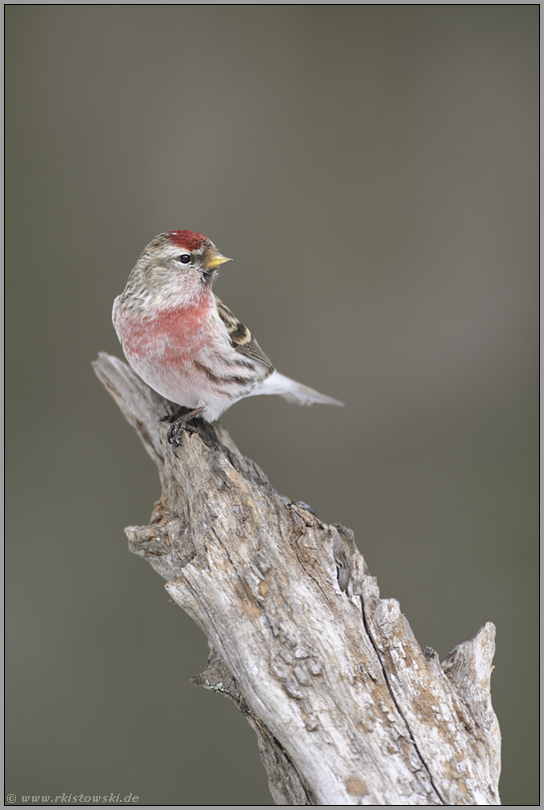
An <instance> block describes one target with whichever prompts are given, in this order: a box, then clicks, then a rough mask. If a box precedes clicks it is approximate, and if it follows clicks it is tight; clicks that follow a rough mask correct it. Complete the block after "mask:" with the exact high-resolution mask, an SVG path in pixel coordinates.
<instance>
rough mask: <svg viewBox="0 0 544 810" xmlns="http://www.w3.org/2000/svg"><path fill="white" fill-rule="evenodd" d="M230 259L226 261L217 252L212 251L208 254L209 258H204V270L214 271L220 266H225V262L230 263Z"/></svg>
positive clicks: (225, 258)
mask: <svg viewBox="0 0 544 810" xmlns="http://www.w3.org/2000/svg"><path fill="white" fill-rule="evenodd" d="M230 261H232V259H228V258H227V257H226V256H222V255H221V253H219V251H214V252H213V253H211V254H210V256H209V257H207V258H206V269H207V270H216V269H217V268H218V267H219V265H220V264H225V262H230Z"/></svg>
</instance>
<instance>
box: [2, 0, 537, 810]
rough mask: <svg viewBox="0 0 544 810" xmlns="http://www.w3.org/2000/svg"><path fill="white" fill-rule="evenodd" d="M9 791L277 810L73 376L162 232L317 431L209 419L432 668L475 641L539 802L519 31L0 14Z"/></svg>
mask: <svg viewBox="0 0 544 810" xmlns="http://www.w3.org/2000/svg"><path fill="white" fill-rule="evenodd" d="M6 37H7V57H6V79H7V84H6V91H7V96H6V101H7V107H6V113H7V119H6V120H7V140H6V148H7V164H6V180H7V196H6V203H7V206H6V213H7V216H6V259H7V262H6V268H7V285H6V286H7V438H8V441H7V444H8V447H7V452H8V461H7V467H6V471H7V555H6V561H7V659H6V663H7V681H6V686H7V706H6V708H7V737H6V754H7V771H6V791H8V792H12V793H15V794H16V795H18V796H20V795H21V794H40V795H49V794H51V795H53V796H54V795H56V794H61V793H63V792H66V793H81V792H83V793H86V794H109V793H110V792H114V793H121V794H122V795H125V794H127V793H129V792H132V793H133V794H136V795H138V796H139V797H140V802H141V803H144V804H169V803H170V804H211V805H213V804H217V805H221V804H257V805H258V804H264V805H267V804H271V799H270V796H269V793H268V790H267V785H266V777H265V774H264V770H263V768H262V767H261V764H260V760H259V756H258V753H257V746H256V741H255V739H254V735H253V732H252V731H251V729H250V728H249V726H248V725H247V724H246V721H245V720H244V719H243V718H242V716H241V715H238V713H237V712H236V710H235V709H234V707H233V706H231V705H230V704H229V702H228V701H227V700H225V699H223V698H222V697H220V696H217V695H212V694H210V693H208V692H206V691H204V690H199V689H196V688H195V687H193V686H191V685H190V684H189V682H188V679H189V677H190V676H191V675H193V674H196V673H198V672H200V671H201V670H202V669H203V667H204V664H205V660H206V654H207V646H206V642H205V640H204V638H203V637H202V635H201V633H200V631H199V630H198V629H197V628H196V627H195V626H193V624H192V623H191V621H190V620H189V618H188V617H186V616H185V615H184V614H183V613H182V611H181V610H179V608H177V607H175V606H174V605H173V604H171V603H169V602H168V599H167V596H166V593H165V591H164V589H163V584H162V581H161V580H160V579H159V577H158V576H157V575H156V574H155V573H154V572H153V571H152V569H151V568H150V567H149V566H148V565H146V564H145V563H144V562H142V561H141V560H140V559H137V558H136V557H133V556H132V555H130V554H129V553H128V552H127V544H126V539H125V537H124V534H123V527H124V526H126V525H131V524H145V523H146V522H148V520H149V517H150V514H151V510H152V506H153V501H154V499H156V498H157V497H158V494H159V487H158V480H157V475H156V473H155V469H154V467H153V464H152V462H151V461H150V459H149V458H148V457H147V455H146V454H145V452H144V450H143V448H142V447H141V446H140V445H139V442H138V440H137V438H136V436H135V434H133V432H132V430H131V428H130V427H129V426H128V425H127V424H126V423H125V422H124V420H123V418H122V416H121V415H120V413H119V412H118V411H117V409H116V406H115V405H114V403H113V401H112V400H111V398H110V397H109V396H108V394H107V393H106V392H105V390H104V389H103V388H102V387H101V386H100V384H99V383H98V381H97V380H96V378H95V377H94V374H93V373H92V370H91V365H90V364H91V361H92V360H93V359H94V358H95V357H96V355H97V353H98V352H99V351H101V350H105V351H109V352H111V353H115V354H118V355H119V354H120V347H119V346H118V343H117V339H116V337H115V334H114V332H113V328H112V326H111V321H110V311H111V305H112V301H113V298H114V296H115V295H117V294H118V293H119V292H120V291H121V290H122V288H123V286H124V284H125V281H126V278H127V275H128V273H129V271H130V269H131V267H132V265H133V263H134V262H135V260H136V258H137V256H138V255H139V253H140V251H141V250H142V249H143V247H144V246H145V245H146V243H147V242H148V241H150V239H152V238H153V237H154V236H155V235H156V234H157V233H159V232H161V231H164V230H167V229H171V228H187V229H191V230H198V231H201V232H203V233H205V234H207V235H208V236H209V237H210V238H211V239H212V240H213V241H214V242H216V244H217V245H218V246H219V247H220V249H221V250H222V251H224V252H225V253H226V255H228V256H232V257H233V258H234V259H235V261H234V262H232V263H230V264H229V265H228V266H226V267H225V268H224V270H223V271H222V272H221V276H220V278H219V280H218V282H217V284H216V288H215V289H216V291H217V292H218V294H219V295H220V296H221V297H222V298H223V299H224V300H225V301H226V303H227V304H228V305H229V306H230V307H231V308H232V309H233V310H234V311H235V312H236V314H237V315H238V316H239V317H240V318H241V319H242V320H243V321H245V322H246V323H247V324H248V325H249V327H250V328H251V329H252V330H253V331H254V332H255V333H256V335H257V338H258V340H259V342H260V344H261V345H262V347H263V349H264V350H265V351H266V352H267V353H268V354H269V355H270V357H271V358H272V359H273V361H274V362H275V363H276V365H277V366H278V368H279V369H280V370H281V371H282V372H283V373H285V374H288V375H289V376H293V377H295V378H297V379H299V380H301V381H302V382H305V383H306V384H308V385H311V386H313V387H315V388H318V389H319V390H321V391H323V392H325V393H328V394H331V395H334V396H337V397H339V398H340V399H342V400H344V401H345V403H346V408H345V409H344V410H342V411H340V410H338V409H333V408H325V407H321V406H315V407H313V408H311V409H297V408H294V407H292V406H289V405H287V404H285V403H284V402H283V401H282V400H280V399H278V398H273V397H270V398H256V399H249V400H245V401H244V402H241V403H239V404H237V405H235V406H234V407H233V408H232V409H231V411H229V412H228V413H227V414H226V415H225V416H224V418H223V419H222V421H223V423H224V424H225V425H226V426H227V428H228V429H229V430H230V431H231V433H232V436H233V438H234V440H235V441H236V442H237V443H238V445H239V447H240V448H241V450H242V451H243V452H244V453H246V454H247V455H249V456H250V457H252V458H253V459H254V460H255V461H256V462H257V463H258V464H259V465H260V466H261V467H262V468H263V469H264V470H265V471H266V473H267V474H268V475H269V477H270V479H271V481H272V483H273V484H274V485H275V486H276V488H277V489H278V490H279V491H281V492H283V493H284V494H286V495H289V496H290V497H292V498H293V499H302V500H304V501H306V502H308V503H310V504H312V505H313V507H314V508H315V510H316V511H317V513H318V514H319V516H320V517H321V518H322V519H324V520H327V521H331V522H336V521H338V522H342V523H344V524H345V525H347V526H350V527H351V528H352V529H353V530H354V532H355V536H356V540H357V543H358V545H359V548H360V549H361V551H362V552H363V554H364V556H365V558H366V560H367V563H368V565H369V567H370V570H371V571H372V573H373V574H375V575H376V576H377V577H378V582H379V584H380V587H381V592H382V595H383V596H386V597H396V598H397V599H399V600H400V603H401V608H402V610H403V612H404V613H405V614H406V616H407V617H408V620H409V622H410V624H411V626H412V628H413V630H414V632H415V634H416V636H417V638H418V640H419V642H420V644H421V645H422V646H424V645H430V646H432V647H434V648H435V649H437V650H438V651H439V653H440V656H441V657H442V658H443V657H444V656H445V655H446V654H447V653H448V652H449V651H450V650H451V649H452V648H453V647H454V646H455V645H456V644H458V643H460V642H462V641H465V640H467V639H469V638H471V637H472V636H473V635H474V634H475V633H476V632H477V630H478V629H479V627H480V626H481V625H482V624H483V623H484V622H486V621H488V620H491V621H493V622H495V624H496V625H497V654H496V659H495V664H496V669H495V671H494V673H493V678H492V695H493V703H494V707H495V709H496V712H497V714H498V717H499V720H500V724H501V728H502V734H503V778H502V784H501V792H502V799H503V802H504V804H515V805H531V804H536V803H537V802H538V794H537V777H538V759H537V748H536V733H537V704H536V702H535V700H536V689H537V685H538V678H537V658H536V650H537V646H536V644H537V617H538V608H537V599H536V598H537V540H538V534H537V506H538V501H537V408H538V401H537V315H538V309H537V295H538V286H537V283H538V276H537V272H538V265H537V238H538V219H537V217H538V212H537V193H538V187H537V158H538V152H537V149H538V130H537V115H538V109H537V101H538V95H537V94H538V86H537V81H538V72H537V71H538V41H537V38H538V6H536V5H518V6H514V5H500V6H499V5H475V6H468V5H460V6H451V5H450V6H438V5H428V6H422V5H417V6H398V5H395V6H385V5H384V6H363V5H340V6H333V5H295V6H285V5H282V6H272V5H263V6H257V5H250V6H241V5H233V6H226V5H225V6H219V5H201V6H198V5H191V6H183V5H169V6H167V5H156V6H151V5H142V6H135V5H127V6H122V5H112V6H105V5H97V6H89V5H81V6H76V5H64V6H61V5H48V6H47V5H42V6H39V5H19V6H16V5H8V6H7V8H6Z"/></svg>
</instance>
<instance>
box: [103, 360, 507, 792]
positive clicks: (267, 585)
mask: <svg viewBox="0 0 544 810" xmlns="http://www.w3.org/2000/svg"><path fill="white" fill-rule="evenodd" d="M93 365H94V368H95V371H96V373H97V375H98V377H99V378H100V380H101V381H102V382H103V384H104V385H105V387H106V388H107V389H108V391H109V392H110V394H111V395H112V396H113V398H114V399H115V400H116V402H117V404H118V405H119V407H120V408H121V410H122V411H123V413H124V415H125V417H126V418H127V420H128V421H129V422H130V424H132V425H133V426H134V428H135V429H136V431H137V432H138V434H139V436H140V438H141V440H142V442H143V444H144V446H145V448H146V450H147V452H148V453H149V455H150V456H151V457H152V458H153V460H154V461H155V463H156V464H157V467H158V470H159V476H160V479H161V484H162V495H161V498H160V500H159V501H158V502H157V503H156V504H155V508H154V511H153V514H152V517H151V522H150V525H149V526H130V527H128V528H127V529H126V530H125V531H126V534H127V536H128V539H129V548H130V550H131V551H132V552H133V553H135V554H137V555H139V556H141V557H144V558H145V559H147V560H148V562H150V564H151V565H152V566H153V568H155V570H156V571H157V572H158V573H159V574H160V575H161V576H162V577H164V578H165V579H166V580H167V584H166V586H165V587H166V590H167V591H168V593H169V595H170V596H171V598H172V599H173V600H174V601H175V602H176V603H177V604H178V605H180V606H181V607H182V608H183V609H184V610H185V611H186V612H187V613H188V614H189V615H190V616H191V617H192V618H193V619H194V620H195V621H196V622H197V624H198V625H199V626H200V627H201V628H202V630H203V631H204V632H205V633H206V635H207V637H208V640H209V644H210V656H209V659H208V663H207V666H206V669H205V671H204V672H203V673H202V674H201V675H198V676H196V677H194V678H193V679H192V682H193V683H194V684H196V685H198V686H203V687H205V688H207V689H211V690H214V691H218V692H222V693H223V694H225V695H227V696H228V697H229V698H231V700H233V701H234V703H235V704H236V706H237V707H238V708H239V710H240V711H241V712H242V714H244V715H245V717H246V718H247V720H248V721H249V723H250V724H251V726H252V727H253V728H254V730H255V732H256V734H257V738H258V743H259V748H260V752H261V758H262V761H263V764H264V766H265V768H266V771H267V774H268V779H269V786H270V791H271V793H272V797H273V799H274V801H275V803H276V804H278V805H279V804H283V805H425V804H430V805H432V804H434V805H440V804H445V805H456V804H460V805H469V804H475V805H477V804H481V805H493V804H500V800H499V794H498V780H499V773H500V731H499V726H498V722H497V718H496V716H495V714H494V712H493V708H492V705H491V694H490V675H491V670H492V659H493V654H494V650H495V644H494V638H495V628H494V626H493V624H491V623H487V624H486V625H484V627H482V628H481V630H480V631H479V632H478V633H477V635H476V636H475V637H474V638H473V639H472V640H471V641H467V642H465V643H463V644H460V645H459V646H458V647H456V648H455V650H454V651H453V652H452V653H450V655H449V656H448V657H447V658H446V660H445V661H444V662H443V663H442V664H440V661H439V660H438V656H437V654H436V653H435V652H434V651H433V650H431V649H430V648H425V649H424V650H423V651H422V650H421V648H420V646H419V645H418V643H417V641H416V639H415V637H414V635H413V633H412V631H411V629H410V626H409V624H408V622H407V620H406V618H405V617H404V616H403V614H402V613H401V612H400V607H399V604H398V602H397V601H396V600H395V599H381V598H380V593H379V589H378V586H377V583H376V579H375V578H374V577H372V576H371V575H370V574H369V572H368V569H367V567H366V564H365V562H364V559H363V557H362V555H361V554H360V552H359V551H358V550H357V548H356V546H355V542H354V539H353V534H352V532H351V531H350V530H349V529H346V528H345V527H343V526H341V525H340V524H334V525H328V524H325V523H322V522H321V521H320V520H319V519H318V518H317V517H316V515H315V514H314V513H313V511H312V510H311V509H310V507H308V506H307V505H306V504H303V503H300V502H299V503H295V502H293V501H291V500H290V499H289V498H286V497H284V496H282V495H279V494H278V493H277V492H276V491H275V490H274V489H273V488H272V486H271V485H270V482H269V481H268V479H267V478H266V476H265V475H264V473H263V472H262V471H261V470H260V469H259V467H258V466H257V465H256V464H255V463H254V462H252V461H251V460H249V459H246V458H244V457H243V456H242V455H241V453H240V452H239V451H238V449H237V448H236V446H235V445H234V443H233V442H232V439H231V438H230V436H229V435H228V433H227V432H226V431H225V430H224V428H222V427H221V426H220V425H218V424H216V425H206V424H204V423H199V424H198V432H197V433H194V434H184V436H183V440H182V446H181V447H180V448H179V450H178V456H179V458H177V459H176V458H175V456H174V454H173V453H172V450H171V448H170V446H169V445H168V444H167V442H166V431H167V428H168V423H165V422H161V421H160V420H161V418H162V417H165V416H167V415H168V414H169V413H171V411H172V409H173V407H172V405H171V403H169V402H167V401H166V400H164V399H162V398H161V397H160V396H159V395H158V394H155V393H154V392H153V391H152V390H151V389H150V388H149V387H148V386H147V385H146V384H145V383H143V382H142V381H141V380H140V379H139V378H138V377H137V376H136V375H135V374H134V373H133V372H132V371H131V370H130V369H129V367H128V366H127V365H126V364H125V363H123V362H121V361H120V360H118V359H117V358H115V357H111V356H109V355H105V354H101V355H100V356H99V359H98V360H97V361H96V362H95V363H94V364H93Z"/></svg>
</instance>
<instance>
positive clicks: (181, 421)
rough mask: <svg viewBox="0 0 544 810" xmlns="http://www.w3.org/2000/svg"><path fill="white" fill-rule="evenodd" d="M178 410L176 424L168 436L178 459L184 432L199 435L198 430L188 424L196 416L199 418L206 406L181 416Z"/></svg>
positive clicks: (170, 429) (169, 429) (170, 428)
mask: <svg viewBox="0 0 544 810" xmlns="http://www.w3.org/2000/svg"><path fill="white" fill-rule="evenodd" d="M179 410H180V409H179V408H178V410H177V411H176V412H175V413H174V414H173V418H174V417H175V418H176V421H175V422H172V424H171V425H170V427H169V428H168V433H167V434H166V438H167V440H168V442H169V443H170V444H171V445H172V450H173V451H174V455H175V456H176V458H177V457H178V454H177V453H176V450H177V448H178V447H179V446H180V444H181V436H182V434H183V431H184V430H186V431H188V432H189V433H197V432H198V431H197V429H196V428H195V427H193V426H192V425H188V424H187V422H190V420H191V419H194V417H195V416H198V415H199V414H200V413H202V411H203V410H204V406H202V407H201V408H195V410H194V411H189V413H184V414H182V415H181V416H178V413H179Z"/></svg>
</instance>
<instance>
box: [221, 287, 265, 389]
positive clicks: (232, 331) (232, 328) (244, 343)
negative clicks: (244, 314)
mask: <svg viewBox="0 0 544 810" xmlns="http://www.w3.org/2000/svg"><path fill="white" fill-rule="evenodd" d="M215 301H216V305H217V313H218V315H219V317H220V318H221V320H222V321H223V323H224V324H225V326H226V328H227V331H228V333H229V337H230V339H231V343H232V345H233V346H234V348H235V349H236V351H237V352H239V353H240V354H242V355H245V356H246V357H249V358H250V359H251V360H255V361H256V362H257V363H261V364H262V365H263V366H265V367H266V368H267V369H268V373H269V374H272V372H273V371H274V366H273V365H272V361H271V360H270V359H269V358H268V357H267V356H266V354H265V353H264V352H263V350H262V349H261V347H260V346H259V344H258V343H257V341H256V340H255V338H254V337H253V335H252V334H251V332H250V331H249V329H248V328H247V326H244V324H243V323H241V322H240V321H239V320H238V318H237V317H236V316H235V315H234V314H233V313H232V312H231V311H230V309H229V308H228V307H227V306H225V304H224V303H223V302H222V301H221V300H220V299H219V298H218V297H217V296H215Z"/></svg>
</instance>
